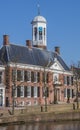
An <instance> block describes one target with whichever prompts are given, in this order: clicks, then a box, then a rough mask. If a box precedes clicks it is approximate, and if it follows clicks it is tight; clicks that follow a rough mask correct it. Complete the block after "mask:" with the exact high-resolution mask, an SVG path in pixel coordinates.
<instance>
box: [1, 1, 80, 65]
mask: <svg viewBox="0 0 80 130" xmlns="http://www.w3.org/2000/svg"><path fill="white" fill-rule="evenodd" d="M38 3H39V4H40V14H41V15H42V16H44V17H45V18H46V20H47V46H48V50H52V51H54V47H55V46H59V47H60V52H61V56H62V58H63V59H64V60H65V62H66V63H67V64H68V65H71V64H73V63H77V62H78V61H80V0H0V47H1V46H2V42H3V35H4V34H7V35H9V39H10V42H11V43H15V44H21V45H25V40H26V39H32V26H31V21H32V19H33V18H34V17H35V16H36V15H37V14H38V10H37V4H38Z"/></svg>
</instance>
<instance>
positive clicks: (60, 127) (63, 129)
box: [0, 121, 80, 130]
mask: <svg viewBox="0 0 80 130" xmlns="http://www.w3.org/2000/svg"><path fill="white" fill-rule="evenodd" d="M0 130H80V123H79V122H78V121H77V122H66V123H52V122H50V123H32V124H24V125H10V126H0Z"/></svg>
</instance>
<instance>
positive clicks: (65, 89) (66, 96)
mask: <svg viewBox="0 0 80 130" xmlns="http://www.w3.org/2000/svg"><path fill="white" fill-rule="evenodd" d="M64 97H67V95H66V88H65V89H64Z"/></svg>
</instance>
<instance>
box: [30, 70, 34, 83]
mask: <svg viewBox="0 0 80 130" xmlns="http://www.w3.org/2000/svg"><path fill="white" fill-rule="evenodd" d="M31 82H34V72H31Z"/></svg>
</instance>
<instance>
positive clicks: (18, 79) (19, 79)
mask: <svg viewBox="0 0 80 130" xmlns="http://www.w3.org/2000/svg"><path fill="white" fill-rule="evenodd" d="M17 81H23V70H17Z"/></svg>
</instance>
